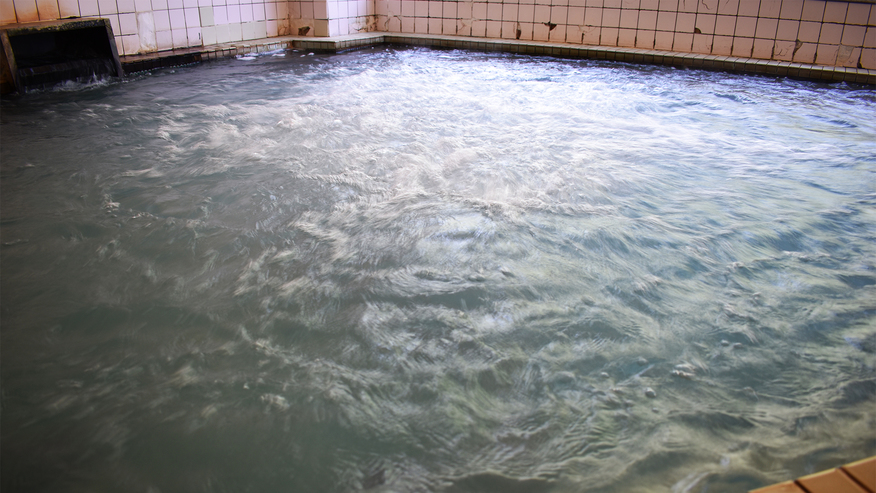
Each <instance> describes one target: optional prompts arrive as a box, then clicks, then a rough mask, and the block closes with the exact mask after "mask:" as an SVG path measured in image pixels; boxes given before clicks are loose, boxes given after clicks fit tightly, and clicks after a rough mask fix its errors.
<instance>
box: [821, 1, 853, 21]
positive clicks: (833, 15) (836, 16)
mask: <svg viewBox="0 0 876 493" xmlns="http://www.w3.org/2000/svg"><path fill="white" fill-rule="evenodd" d="M847 7H848V3H846V2H827V4H826V5H825V6H824V19H823V21H824V22H836V23H843V22H845V20H846V10H847Z"/></svg>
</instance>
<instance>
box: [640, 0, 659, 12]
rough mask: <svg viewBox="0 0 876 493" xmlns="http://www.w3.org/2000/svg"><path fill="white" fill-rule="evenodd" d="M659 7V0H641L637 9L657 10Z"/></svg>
mask: <svg viewBox="0 0 876 493" xmlns="http://www.w3.org/2000/svg"><path fill="white" fill-rule="evenodd" d="M659 8H660V0H642V1H641V2H640V4H639V10H657V9H659Z"/></svg>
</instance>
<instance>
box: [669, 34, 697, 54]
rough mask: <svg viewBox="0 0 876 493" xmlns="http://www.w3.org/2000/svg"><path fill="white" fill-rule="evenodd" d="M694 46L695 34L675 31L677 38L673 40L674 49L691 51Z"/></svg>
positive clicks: (685, 51)
mask: <svg viewBox="0 0 876 493" xmlns="http://www.w3.org/2000/svg"><path fill="white" fill-rule="evenodd" d="M691 46H693V34H689V33H675V38H674V39H673V40H672V50H673V51H681V52H684V53H690V50H691Z"/></svg>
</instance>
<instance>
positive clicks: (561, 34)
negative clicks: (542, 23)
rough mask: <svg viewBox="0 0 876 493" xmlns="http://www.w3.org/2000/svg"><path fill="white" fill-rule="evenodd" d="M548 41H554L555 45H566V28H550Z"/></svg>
mask: <svg viewBox="0 0 876 493" xmlns="http://www.w3.org/2000/svg"><path fill="white" fill-rule="evenodd" d="M548 41H552V42H554V43H565V42H566V29H565V27H564V26H556V27H554V28H553V29H550V27H548Z"/></svg>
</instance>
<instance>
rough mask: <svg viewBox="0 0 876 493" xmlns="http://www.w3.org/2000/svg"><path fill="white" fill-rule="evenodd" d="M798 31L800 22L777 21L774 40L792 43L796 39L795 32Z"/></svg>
mask: <svg viewBox="0 0 876 493" xmlns="http://www.w3.org/2000/svg"><path fill="white" fill-rule="evenodd" d="M799 29H800V21H792V20H788V19H779V28H778V29H777V30H776V39H778V40H783V41H794V40H796V39H797V32H798V31H799Z"/></svg>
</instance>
